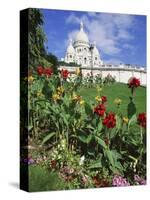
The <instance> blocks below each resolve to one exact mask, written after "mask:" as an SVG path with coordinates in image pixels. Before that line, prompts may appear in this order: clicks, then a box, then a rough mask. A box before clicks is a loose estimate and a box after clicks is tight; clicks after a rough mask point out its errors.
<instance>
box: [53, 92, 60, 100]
mask: <svg viewBox="0 0 150 200" xmlns="http://www.w3.org/2000/svg"><path fill="white" fill-rule="evenodd" d="M52 99H53V100H54V101H57V100H59V99H60V95H59V94H57V93H56V94H53V96H52Z"/></svg>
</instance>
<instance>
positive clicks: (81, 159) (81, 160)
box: [79, 155, 85, 165]
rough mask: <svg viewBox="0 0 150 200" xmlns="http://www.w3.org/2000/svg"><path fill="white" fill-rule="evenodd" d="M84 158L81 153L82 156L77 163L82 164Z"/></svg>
mask: <svg viewBox="0 0 150 200" xmlns="http://www.w3.org/2000/svg"><path fill="white" fill-rule="evenodd" d="M84 160H85V156H84V155H83V156H82V157H81V158H80V162H79V165H83V163H84Z"/></svg>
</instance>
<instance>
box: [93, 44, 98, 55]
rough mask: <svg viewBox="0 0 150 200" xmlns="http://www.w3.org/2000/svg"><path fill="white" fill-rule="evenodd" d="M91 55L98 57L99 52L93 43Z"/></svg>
mask: <svg viewBox="0 0 150 200" xmlns="http://www.w3.org/2000/svg"><path fill="white" fill-rule="evenodd" d="M93 54H94V55H98V56H99V51H98V49H97V47H96V42H94V48H93Z"/></svg>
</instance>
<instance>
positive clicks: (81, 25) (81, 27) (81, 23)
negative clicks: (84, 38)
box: [80, 21, 83, 31]
mask: <svg viewBox="0 0 150 200" xmlns="http://www.w3.org/2000/svg"><path fill="white" fill-rule="evenodd" d="M80 30H81V31H83V22H82V21H81V22H80Z"/></svg>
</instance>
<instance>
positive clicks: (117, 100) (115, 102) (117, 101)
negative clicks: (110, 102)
mask: <svg viewBox="0 0 150 200" xmlns="http://www.w3.org/2000/svg"><path fill="white" fill-rule="evenodd" d="M121 103H122V100H121V99H119V98H116V99H115V100H114V104H116V105H120V104H121Z"/></svg>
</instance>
